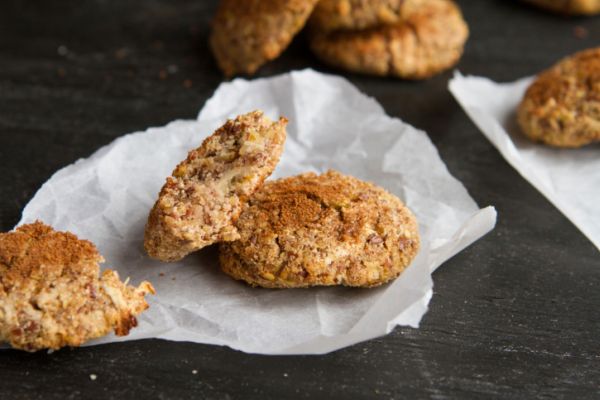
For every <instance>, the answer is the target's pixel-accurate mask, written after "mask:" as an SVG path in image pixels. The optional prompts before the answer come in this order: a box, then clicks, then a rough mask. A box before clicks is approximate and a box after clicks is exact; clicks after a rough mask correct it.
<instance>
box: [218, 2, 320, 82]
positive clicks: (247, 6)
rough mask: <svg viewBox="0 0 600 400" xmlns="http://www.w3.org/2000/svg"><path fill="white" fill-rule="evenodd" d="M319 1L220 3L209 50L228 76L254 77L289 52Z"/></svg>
mask: <svg viewBox="0 0 600 400" xmlns="http://www.w3.org/2000/svg"><path fill="white" fill-rule="evenodd" d="M317 1H318V0H221V2H220V4H219V8H218V9H217V13H216V15H215V17H214V20H213V24H212V32H211V35H210V40H209V42H210V47H211V49H212V52H213V54H214V56H215V58H216V60H217V63H218V65H219V68H221V70H222V71H223V73H224V74H225V75H226V76H232V75H236V74H248V75H251V74H253V73H254V72H256V70H257V69H258V68H259V67H260V66H261V65H263V64H264V63H266V62H267V61H270V60H273V59H275V58H277V57H278V56H279V54H281V52H282V51H283V50H285V49H286V48H287V46H288V45H289V44H290V42H291V41H292V39H293V38H294V36H296V34H297V33H298V32H299V31H300V29H302V27H303V26H304V24H305V23H306V20H307V19H308V17H309V15H310V13H311V12H312V10H313V8H314V6H315V4H316V3H317Z"/></svg>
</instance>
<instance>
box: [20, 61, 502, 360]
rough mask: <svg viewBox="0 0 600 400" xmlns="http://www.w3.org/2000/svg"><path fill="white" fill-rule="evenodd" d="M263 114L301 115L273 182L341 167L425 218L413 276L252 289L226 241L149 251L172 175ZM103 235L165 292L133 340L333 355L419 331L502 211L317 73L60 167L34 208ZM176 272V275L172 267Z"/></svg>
mask: <svg viewBox="0 0 600 400" xmlns="http://www.w3.org/2000/svg"><path fill="white" fill-rule="evenodd" d="M254 109H263V110H264V111H265V112H266V114H267V115H269V116H270V117H271V118H276V117H278V116H279V115H284V116H286V117H288V118H289V120H290V123H289V125H288V139H287V142H286V147H285V151H284V154H283V156H282V159H281V162H280V164H279V166H278V167H277V169H276V172H275V173H274V177H282V176H288V175H294V174H298V173H301V172H305V171H309V170H312V171H317V172H323V171H325V170H327V169H329V168H334V169H337V170H339V171H341V172H343V173H346V174H351V175H354V176H357V177H359V178H361V179H365V180H369V181H372V182H375V183H377V184H379V185H381V186H383V187H385V188H386V189H388V190H389V191H391V192H393V193H395V194H397V195H398V196H400V197H401V198H402V199H403V200H404V201H405V202H406V203H407V205H408V206H409V207H410V208H411V209H412V210H413V211H414V213H415V214H416V216H417V218H418V220H419V224H420V232H421V235H422V249H421V251H420V253H419V255H418V257H417V258H416V259H415V261H414V262H413V263H412V265H411V266H410V267H409V268H408V269H407V270H406V272H405V273H403V274H402V275H401V276H400V278H398V279H397V280H395V281H394V282H393V283H391V284H388V285H386V286H383V287H379V288H376V289H370V290H369V289H349V288H339V287H336V288H314V289H303V290H267V289H258V288H250V287H247V286H245V285H244V284H242V283H240V282H236V281H234V280H232V279H231V278H229V277H228V276H226V275H225V274H223V273H221V272H220V270H219V268H218V261H217V258H216V249H215V248H209V249H204V250H202V251H200V252H198V253H196V254H193V255H191V256H188V257H187V258H185V259H184V260H183V261H181V262H178V263H173V264H164V263H160V262H157V261H153V260H151V259H149V258H148V257H147V256H146V255H145V253H144V250H143V246H142V239H143V230H144V225H145V222H146V218H147V216H148V211H149V210H150V207H151V206H152V204H153V203H154V201H155V199H156V196H157V193H158V191H159V189H160V187H161V186H162V184H163V182H164V180H165V178H166V176H168V175H169V174H170V173H171V171H172V169H173V167H174V166H175V165H176V164H177V163H178V162H179V161H180V160H181V159H183V158H184V157H185V156H186V154H187V152H188V151H189V150H190V149H192V148H194V147H197V146H198V145H200V143H201V142H202V140H203V139H204V138H205V137H206V136H207V135H209V134H211V133H212V132H213V130H214V129H215V128H217V127H218V126H220V125H222V124H223V122H224V121H225V119H226V118H228V117H234V116H236V115H238V114H241V113H245V112H248V111H251V110H254ZM35 219H41V220H43V221H45V222H46V223H49V224H51V225H53V226H54V227H55V228H57V229H60V230H70V231H72V232H74V233H76V234H77V235H79V236H80V237H81V238H85V239H88V240H91V241H93V242H94V243H95V244H96V245H97V246H98V248H99V250H100V252H101V253H102V254H103V255H104V257H105V258H106V260H107V262H106V264H104V267H105V268H114V269H116V270H117V271H119V273H120V275H121V277H122V278H125V277H130V278H131V280H132V282H133V283H136V284H137V283H139V282H140V281H141V280H143V279H147V280H150V281H151V282H152V283H153V284H154V286H155V288H156V290H157V294H156V296H151V297H149V302H150V304H151V307H150V309H149V310H148V311H147V312H145V313H144V314H142V315H141V317H140V318H139V320H140V325H139V327H138V328H137V329H134V330H133V331H132V332H131V333H130V335H129V336H127V337H125V338H116V337H114V336H109V337H106V338H103V339H101V340H96V341H94V342H93V344H96V343H103V342H110V341H116V340H132V339H139V338H150V337H153V338H164V339H169V340H181V341H192V342H200V343H210V344H217V345H226V346H230V347H232V348H234V349H239V350H243V351H246V352H252V353H263V354H314V353H326V352H329V351H333V350H336V349H339V348H341V347H344V346H348V345H351V344H353V343H356V342H359V341H362V340H367V339H370V338H374V337H377V336H380V335H384V334H386V333H388V332H390V331H391V330H392V329H393V328H394V326H396V325H410V326H413V327H417V326H418V324H419V321H420V320H421V317H422V316H423V314H424V313H425V312H426V311H427V304H428V302H429V300H430V298H431V295H432V280H431V273H432V272H433V271H434V270H435V269H436V268H437V267H438V266H439V265H440V264H442V263H443V262H444V261H446V260H447V259H448V258H450V257H452V256H453V255H454V254H456V253H457V252H459V251H460V250H462V249H463V248H464V247H466V246H468V245H469V244H471V243H472V242H473V241H475V240H477V239H478V238H480V237H481V236H483V235H484V234H485V233H486V232H488V231H489V230H491V229H492V228H493V227H494V224H495V219H496V213H495V210H494V209H493V207H488V208H485V209H483V210H479V208H478V207H477V205H476V204H475V202H474V201H473V199H472V198H471V197H470V196H469V194H468V193H467V191H466V190H465V188H464V187H463V185H462V184H461V183H460V182H458V181H457V180H456V179H454V178H453V177H452V176H451V175H450V174H449V173H448V170H447V169H446V167H445V165H444V163H443V162H442V161H441V159H440V157H439V155H438V153H437V151H436V149H435V147H434V146H433V144H432V143H431V142H430V140H429V139H428V137H427V135H426V134H425V133H424V132H422V131H418V130H416V129H415V128H413V127H411V126H409V125H407V124H405V123H403V122H402V121H400V120H398V119H394V118H390V117H388V116H387V115H385V113H384V111H383V109H382V107H381V106H380V105H379V104H378V103H377V102H376V101H374V100H373V99H371V98H369V97H367V96H365V95H363V94H362V93H360V92H359V91H358V90H357V89H356V88H355V87H354V86H352V85H351V84H350V83H349V82H347V81H346V80H344V79H342V78H339V77H334V76H328V75H323V74H320V73H317V72H314V71H311V70H305V71H301V72H292V73H290V74H285V75H281V76H277V77H274V78H269V79H258V80H254V81H245V80H241V79H236V80H234V81H233V82H231V83H223V84H222V85H221V86H220V87H219V88H218V90H217V91H216V93H215V94H214V96H213V97H212V98H211V99H210V100H209V101H208V102H207V103H206V105H205V106H204V108H203V109H202V111H201V112H200V115H199V116H198V119H197V120H195V121H189V120H188V121H175V122H172V123H170V124H168V125H167V126H164V127H161V128H150V129H148V130H146V131H144V132H137V133H133V134H129V135H125V136H123V137H121V138H119V139H117V140H115V141H114V142H113V143H111V144H109V145H108V146H105V147H103V148H101V149H100V150H98V151H97V152H96V153H94V154H93V155H92V156H91V157H89V158H87V159H84V160H79V161H78V162H76V163H75V164H73V165H70V166H68V167H66V168H63V169H62V170H60V171H58V172H57V173H56V174H54V176H52V178H51V179H50V180H49V181H48V182H46V183H45V184H44V185H43V186H42V188H41V189H40V190H39V191H38V192H37V194H36V195H35V197H34V198H33V199H32V200H31V202H30V203H29V204H28V205H27V207H26V208H25V210H24V211H23V218H22V220H21V222H20V223H19V224H22V223H26V222H31V221H33V220H35ZM163 274H164V275H163Z"/></svg>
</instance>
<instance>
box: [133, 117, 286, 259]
mask: <svg viewBox="0 0 600 400" xmlns="http://www.w3.org/2000/svg"><path fill="white" fill-rule="evenodd" d="M286 125H287V120H286V119H285V118H280V119H279V121H277V122H273V121H271V120H270V119H269V118H267V117H265V116H264V115H263V113H262V111H254V112H251V113H248V114H244V115H240V116H238V117H237V118H235V119H234V120H228V121H227V122H226V123H225V125H223V126H222V127H221V128H219V129H218V130H217V131H216V132H215V133H213V134H212V135H211V136H209V137H208V138H206V139H205V140H204V142H203V143H202V146H200V147H199V148H197V149H195V150H192V151H191V152H190V153H189V154H188V156H187V158H186V159H185V160H184V161H182V162H181V163H180V164H179V165H178V166H177V167H176V168H175V170H174V171H173V175H172V176H171V177H169V178H167V182H166V183H165V185H164V186H163V188H162V189H161V191H160V194H159V197H158V200H157V201H156V204H155V205H154V207H153V208H152V210H151V211H150V216H149V217H148V223H147V224H146V232H145V238H144V247H145V248H146V251H147V252H148V254H149V255H150V256H151V257H153V258H156V259H158V260H162V261H177V260H180V259H181V258H183V257H185V256H186V255H187V254H189V253H191V252H193V251H196V250H199V249H201V248H203V247H205V246H208V245H210V244H213V243H216V242H221V241H231V240H235V239H237V238H238V237H239V235H238V233H237V230H236V228H235V226H234V222H235V220H236V219H237V217H238V215H239V214H240V211H241V210H242V205H243V203H244V202H245V200H246V198H247V197H248V196H250V195H251V194H252V193H254V191H255V190H256V189H257V188H258V187H259V186H260V185H262V183H263V181H264V180H265V178H267V177H268V176H269V175H271V173H272V172H273V170H274V169H275V165H276V164H277V162H278V161H279V158H280V157H281V153H282V152H283V146H284V142H285V138H286V132H285V127H286Z"/></svg>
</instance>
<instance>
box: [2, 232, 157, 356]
mask: <svg viewBox="0 0 600 400" xmlns="http://www.w3.org/2000/svg"><path fill="white" fill-rule="evenodd" d="M102 261H103V259H102V257H101V256H100V254H98V251H97V250H96V248H95V247H94V245H93V244H92V243H90V242H88V241H87V240H79V239H78V238H77V237H76V236H75V235H73V234H71V233H69V232H57V231H55V230H53V229H52V228H51V227H49V226H47V225H44V224H43V223H41V222H36V223H33V224H29V225H23V226H20V227H19V228H17V229H16V230H15V231H13V232H8V233H0V342H7V343H9V344H10V345H11V346H13V347H14V348H17V349H23V350H27V351H35V350H40V349H59V348H61V347H64V346H79V345H81V344H82V343H84V342H86V341H87V340H90V339H93V338H97V337H100V336H104V335H106V334H108V333H109V332H110V331H113V330H114V331H115V333H116V334H117V335H120V336H124V335H127V334H128V333H129V330H130V329H132V328H133V327H135V326H136V325H137V320H136V318H135V317H136V315H138V314H140V313H141V312H142V311H144V310H145V309H146V308H148V304H147V303H146V300H145V299H144V296H145V295H146V294H148V293H154V288H153V287H152V285H151V284H150V283H148V282H142V283H141V284H140V285H139V286H138V287H133V286H129V285H127V282H125V283H123V282H121V281H120V280H119V275H118V274H117V273H116V272H115V271H112V270H105V271H104V272H103V273H102V274H101V275H100V276H98V273H99V267H98V263H100V262H102Z"/></svg>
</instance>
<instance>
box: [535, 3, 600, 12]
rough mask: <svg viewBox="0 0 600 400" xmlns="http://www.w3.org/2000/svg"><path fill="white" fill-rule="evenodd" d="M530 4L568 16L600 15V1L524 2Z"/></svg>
mask: <svg viewBox="0 0 600 400" xmlns="http://www.w3.org/2000/svg"><path fill="white" fill-rule="evenodd" d="M524 1H526V2H527V3H529V4H533V5H535V6H538V7H541V8H544V9H546V10H550V11H554V12H557V13H561V14H567V15H595V14H598V13H600V0H524Z"/></svg>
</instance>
